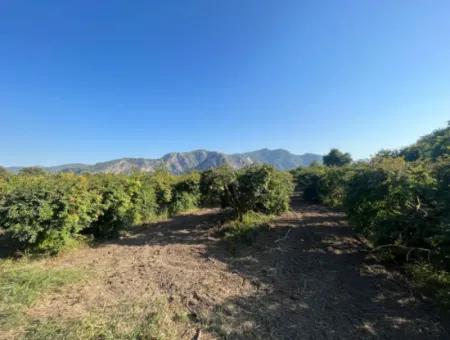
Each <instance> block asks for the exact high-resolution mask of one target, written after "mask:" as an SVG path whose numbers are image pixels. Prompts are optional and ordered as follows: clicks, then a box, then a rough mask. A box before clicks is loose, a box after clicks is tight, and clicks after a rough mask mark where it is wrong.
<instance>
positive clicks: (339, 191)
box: [292, 166, 356, 207]
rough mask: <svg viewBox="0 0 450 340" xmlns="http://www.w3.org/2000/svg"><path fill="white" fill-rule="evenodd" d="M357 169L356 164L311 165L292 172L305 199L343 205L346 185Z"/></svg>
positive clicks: (334, 205)
mask: <svg viewBox="0 0 450 340" xmlns="http://www.w3.org/2000/svg"><path fill="white" fill-rule="evenodd" d="M355 169H356V166H343V167H325V166H311V167H307V168H298V169H295V170H294V171H293V172H292V173H293V175H294V178H295V184H296V190H297V191H299V192H300V193H301V196H302V198H303V199H304V200H305V201H307V202H311V203H322V204H325V205H328V206H330V207H342V205H343V201H344V198H345V193H346V187H347V185H348V182H349V180H350V178H351V176H352V175H353V174H354V171H355Z"/></svg>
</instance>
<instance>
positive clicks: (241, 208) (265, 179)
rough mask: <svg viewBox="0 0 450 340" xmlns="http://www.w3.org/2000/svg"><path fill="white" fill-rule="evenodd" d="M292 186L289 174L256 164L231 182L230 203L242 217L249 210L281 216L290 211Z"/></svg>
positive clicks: (241, 172) (244, 170) (229, 187)
mask: <svg viewBox="0 0 450 340" xmlns="http://www.w3.org/2000/svg"><path fill="white" fill-rule="evenodd" d="M293 187H294V185H293V181H292V175H291V174H290V173H287V172H282V171H278V170H276V169H275V168H274V167H272V166H270V165H254V166H251V167H248V168H245V169H243V170H241V171H239V172H238V173H237V180H236V181H235V182H232V183H230V185H229V186H228V191H229V193H230V201H229V202H228V204H229V206H231V207H232V208H233V209H234V210H235V211H236V213H237V215H238V216H239V217H242V216H243V215H244V214H245V213H246V212H249V211H254V212H261V213H264V214H280V213H282V212H285V211H287V210H288V209H289V202H290V199H291V196H292V192H293Z"/></svg>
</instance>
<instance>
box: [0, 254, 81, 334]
mask: <svg viewBox="0 0 450 340" xmlns="http://www.w3.org/2000/svg"><path fill="white" fill-rule="evenodd" d="M84 275H85V273H84V272H83V271H81V270H78V269H69V268H48V267H46V266H45V265H43V264H42V263H39V262H34V261H30V260H28V259H22V260H16V261H13V260H4V261H1V262H0V330H3V331H6V330H10V329H12V328H15V327H17V326H18V325H20V324H21V322H23V320H24V310H25V308H26V307H28V306H30V305H31V304H33V303H34V302H35V301H36V300H37V299H38V298H39V296H40V295H41V294H44V293H47V292H55V291H58V290H59V289H61V288H62V287H63V286H65V285H67V284H69V283H73V282H76V281H79V280H81V279H82V278H83V277H84Z"/></svg>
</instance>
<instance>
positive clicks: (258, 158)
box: [9, 148, 322, 174]
mask: <svg viewBox="0 0 450 340" xmlns="http://www.w3.org/2000/svg"><path fill="white" fill-rule="evenodd" d="M312 162H322V156H321V155H317V154H312V153H306V154H303V155H295V154H292V153H290V152H289V151H287V150H284V149H275V150H271V149H268V148H263V149H260V150H256V151H251V152H245V153H236V154H224V153H221V152H217V151H208V150H204V149H198V150H193V151H189V152H170V153H167V154H165V155H164V156H163V157H161V158H159V159H146V158H120V159H115V160H111V161H106V162H100V163H96V164H94V165H87V164H65V165H59V166H53V167H46V168H45V169H46V170H47V171H49V172H63V171H66V172H67V171H70V172H75V173H82V172H93V173H98V172H104V173H130V172H132V171H133V170H140V171H146V172H153V171H155V170H156V169H157V168H159V167H161V166H163V167H165V168H167V169H168V170H169V171H171V172H172V173H174V174H181V173H185V172H189V171H195V170H198V171H203V170H207V169H211V168H216V167H218V166H221V165H225V164H227V165H229V166H231V167H233V168H235V169H239V168H242V167H245V166H248V165H251V164H255V163H256V164H271V165H273V166H275V167H277V168H278V169H280V170H290V169H294V168H297V167H299V166H308V165H309V164H311V163H312ZM9 169H10V170H11V171H13V172H17V171H19V170H20V167H13V168H9Z"/></svg>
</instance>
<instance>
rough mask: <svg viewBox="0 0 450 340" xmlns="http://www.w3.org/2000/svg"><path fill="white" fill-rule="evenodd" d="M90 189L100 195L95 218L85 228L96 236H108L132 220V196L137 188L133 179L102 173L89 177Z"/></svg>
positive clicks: (115, 233) (114, 233) (133, 216)
mask: <svg viewBox="0 0 450 340" xmlns="http://www.w3.org/2000/svg"><path fill="white" fill-rule="evenodd" d="M90 190H91V191H92V192H95V193H96V194H97V195H98V196H99V197H100V203H99V204H98V206H97V218H96V219H95V220H94V222H93V223H92V224H91V225H90V226H89V228H88V229H86V232H87V233H91V234H93V235H94V236H95V237H96V238H110V237H114V236H116V235H117V234H118V232H119V231H120V230H121V229H122V228H123V227H124V226H126V225H130V224H132V223H133V222H134V218H135V215H134V213H135V211H134V206H133V201H132V197H133V195H134V194H135V193H136V191H137V190H138V185H137V183H136V182H135V181H133V180H130V178H128V177H127V176H125V175H113V174H102V175H93V176H91V177H90Z"/></svg>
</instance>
